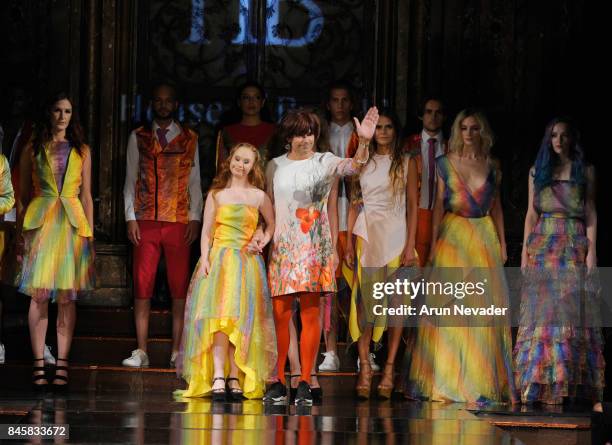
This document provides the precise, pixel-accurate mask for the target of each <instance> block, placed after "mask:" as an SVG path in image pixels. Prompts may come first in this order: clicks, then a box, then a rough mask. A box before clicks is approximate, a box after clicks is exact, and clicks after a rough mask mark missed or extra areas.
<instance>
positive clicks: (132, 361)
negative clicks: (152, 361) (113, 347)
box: [121, 349, 149, 368]
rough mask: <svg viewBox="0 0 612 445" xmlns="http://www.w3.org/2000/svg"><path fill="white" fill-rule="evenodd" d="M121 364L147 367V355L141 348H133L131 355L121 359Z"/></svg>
mask: <svg viewBox="0 0 612 445" xmlns="http://www.w3.org/2000/svg"><path fill="white" fill-rule="evenodd" d="M121 364H122V365H123V366H129V367H130V368H148V367H149V356H148V355H147V353H146V352H144V351H143V350H142V349H134V350H133V351H132V356H131V357H130V358H126V359H125V360H123V361H122V362H121Z"/></svg>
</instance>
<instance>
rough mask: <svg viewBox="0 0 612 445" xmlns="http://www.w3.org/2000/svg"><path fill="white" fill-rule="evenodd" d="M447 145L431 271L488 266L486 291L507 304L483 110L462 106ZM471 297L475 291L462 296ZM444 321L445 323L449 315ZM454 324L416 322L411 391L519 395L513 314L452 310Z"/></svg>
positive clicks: (454, 396) (445, 273) (489, 397)
mask: <svg viewBox="0 0 612 445" xmlns="http://www.w3.org/2000/svg"><path fill="white" fill-rule="evenodd" d="M449 145H450V147H449V148H450V150H449V153H448V154H447V155H444V156H441V157H439V158H437V160H436V164H437V172H438V176H439V180H438V181H437V184H438V185H437V192H436V193H437V196H436V201H435V202H436V204H435V208H434V214H433V240H434V243H433V245H434V248H433V249H432V251H431V253H430V263H431V265H432V267H433V268H434V269H433V272H434V273H437V274H439V275H440V276H441V277H443V278H444V277H445V278H447V279H448V278H453V279H455V278H457V277H456V276H455V274H454V273H453V272H460V274H461V275H462V276H463V277H465V278H463V279H464V280H468V281H472V279H471V278H470V277H469V275H471V274H472V273H473V272H474V271H477V272H478V271H480V272H485V273H486V274H487V276H488V278H489V281H488V282H489V285H487V288H488V289H489V290H490V289H492V290H493V292H487V293H486V294H485V295H486V298H487V299H488V300H489V301H488V302H487V303H488V304H495V305H496V306H500V307H501V306H506V307H507V300H506V298H507V295H506V294H505V293H504V292H503V289H504V287H503V286H504V279H503V271H502V270H501V269H502V266H503V264H504V263H505V262H506V243H505V237H504V221H503V213H502V208H501V202H500V198H499V183H500V180H501V173H500V171H499V167H498V165H497V163H496V162H495V161H494V160H493V159H492V158H491V156H490V148H491V146H492V145H493V135H492V132H491V129H490V126H489V124H488V121H487V119H486V117H485V116H484V114H482V113H481V112H479V111H475V110H463V111H462V112H460V113H459V115H458V116H457V118H456V119H455V122H454V124H453V127H452V132H451V138H450V144H449ZM468 272H469V273H468ZM430 279H431V278H430ZM434 281H436V280H434ZM437 281H440V280H437ZM447 281H448V280H447ZM499 290H501V291H502V292H498V291H499ZM434 297H436V296H434ZM426 298H430V297H429V296H426ZM449 299H450V300H455V297H454V296H450V297H449ZM425 301H427V300H425ZM474 302H476V298H475V297H473V296H472V297H465V298H464V299H463V300H461V301H459V300H457V303H458V304H473V303H474ZM451 305H452V303H451ZM439 321H440V324H444V322H445V321H449V319H446V320H443V319H440V320H439ZM506 321H507V320H506ZM454 322H458V323H456V324H454V325H452V323H454ZM474 324H475V325H474ZM451 325H452V326H449V325H448V323H446V325H445V326H439V327H436V326H433V327H429V326H421V327H420V328H419V329H418V334H417V340H416V344H415V349H414V354H413V359H412V363H411V368H410V375H409V382H408V393H407V394H406V395H407V396H408V397H413V398H428V399H431V400H443V401H453V402H474V403H496V402H509V401H511V402H515V401H516V391H515V389H514V379H513V374H512V366H511V365H512V355H511V354H512V340H511V336H510V326H509V322H504V321H503V320H502V321H501V322H500V323H499V324H496V325H490V324H486V325H483V320H482V319H479V320H476V321H472V320H471V319H467V318H455V319H453V320H452V322H451Z"/></svg>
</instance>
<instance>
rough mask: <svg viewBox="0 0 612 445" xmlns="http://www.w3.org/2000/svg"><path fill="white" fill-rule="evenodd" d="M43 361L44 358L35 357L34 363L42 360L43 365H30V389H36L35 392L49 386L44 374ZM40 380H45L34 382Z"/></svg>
mask: <svg viewBox="0 0 612 445" xmlns="http://www.w3.org/2000/svg"><path fill="white" fill-rule="evenodd" d="M44 361H45V359H44V358H35V359H34V364H36V362H43V366H32V389H33V390H34V391H36V392H43V391H45V390H46V389H47V387H48V386H49V382H48V380H47V376H46V374H45V367H44ZM41 371H42V372H41ZM39 373H40V374H39ZM41 380H44V381H45V382H44V383H36V382H39V381H41Z"/></svg>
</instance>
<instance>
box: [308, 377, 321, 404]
mask: <svg viewBox="0 0 612 445" xmlns="http://www.w3.org/2000/svg"><path fill="white" fill-rule="evenodd" d="M310 377H317V379H318V377H319V376H318V375H317V374H310ZM310 394H312V401H313V402H314V403H317V402H319V403H320V402H322V401H323V389H322V388H321V382H319V387H318V388H313V387H312V386H310Z"/></svg>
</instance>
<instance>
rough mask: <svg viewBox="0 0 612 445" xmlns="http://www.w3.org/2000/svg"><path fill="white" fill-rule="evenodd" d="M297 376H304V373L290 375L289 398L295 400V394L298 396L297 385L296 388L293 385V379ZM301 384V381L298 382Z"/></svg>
mask: <svg viewBox="0 0 612 445" xmlns="http://www.w3.org/2000/svg"><path fill="white" fill-rule="evenodd" d="M296 377H302V374H293V375H290V376H289V400H290V401H291V400H295V396H297V386H296V387H295V388H294V387H293V386H291V379H294V378H296ZM299 384H300V382H298V385H299Z"/></svg>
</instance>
